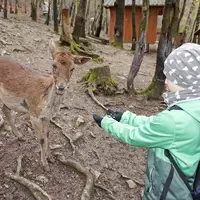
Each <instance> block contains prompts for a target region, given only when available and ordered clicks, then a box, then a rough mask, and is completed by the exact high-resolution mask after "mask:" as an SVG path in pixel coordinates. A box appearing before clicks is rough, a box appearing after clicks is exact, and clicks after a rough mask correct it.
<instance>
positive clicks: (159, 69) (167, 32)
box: [146, 0, 177, 99]
mask: <svg viewBox="0 0 200 200" xmlns="http://www.w3.org/2000/svg"><path fill="white" fill-rule="evenodd" d="M176 6H177V4H176V0H165V8H164V15H163V20H162V29H161V35H160V40H159V43H158V50H157V61H156V70H155V74H154V77H153V80H152V83H151V85H150V86H149V87H148V89H147V91H146V92H147V96H148V98H149V99H157V98H159V97H160V96H161V94H162V92H163V90H164V86H165V84H164V82H165V75H164V74H163V69H164V61H165V59H166V58H167V56H168V55H169V54H170V53H171V51H172V34H173V32H172V31H173V29H172V27H173V24H174V22H173V20H174V19H175V18H176V17H175V15H176V12H175V11H176V10H177V8H176Z"/></svg>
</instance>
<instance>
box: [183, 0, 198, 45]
mask: <svg viewBox="0 0 200 200" xmlns="http://www.w3.org/2000/svg"><path fill="white" fill-rule="evenodd" d="M199 5H200V2H199V1H198V0H193V1H192V4H191V8H190V13H189V16H188V18H187V22H186V26H185V30H184V33H183V41H182V43H185V42H192V40H193V33H194V28H195V25H196V24H195V22H196V18H197V15H198V9H199Z"/></svg>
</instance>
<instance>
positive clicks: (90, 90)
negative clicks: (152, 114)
mask: <svg viewBox="0 0 200 200" xmlns="http://www.w3.org/2000/svg"><path fill="white" fill-rule="evenodd" d="M87 91H88V94H89V95H90V97H91V98H92V99H93V100H94V102H95V103H97V105H99V106H101V107H102V108H103V109H104V110H106V111H108V108H106V107H105V106H104V105H103V104H102V103H101V102H99V101H98V100H97V98H96V97H95V96H94V93H93V91H92V89H91V88H88V89H87Z"/></svg>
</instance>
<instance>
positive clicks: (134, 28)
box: [131, 0, 137, 50]
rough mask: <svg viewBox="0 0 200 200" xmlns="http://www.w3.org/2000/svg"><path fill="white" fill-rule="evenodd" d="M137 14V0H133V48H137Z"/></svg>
mask: <svg viewBox="0 0 200 200" xmlns="http://www.w3.org/2000/svg"><path fill="white" fill-rule="evenodd" d="M135 14H136V12H135V0H132V47H131V50H135V49H136V41H137V36H136V23H135Z"/></svg>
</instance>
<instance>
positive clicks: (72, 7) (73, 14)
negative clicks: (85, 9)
mask: <svg viewBox="0 0 200 200" xmlns="http://www.w3.org/2000/svg"><path fill="white" fill-rule="evenodd" d="M70 16H71V26H72V27H74V23H75V18H76V4H75V3H74V2H73V3H72V6H71V12H70Z"/></svg>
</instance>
